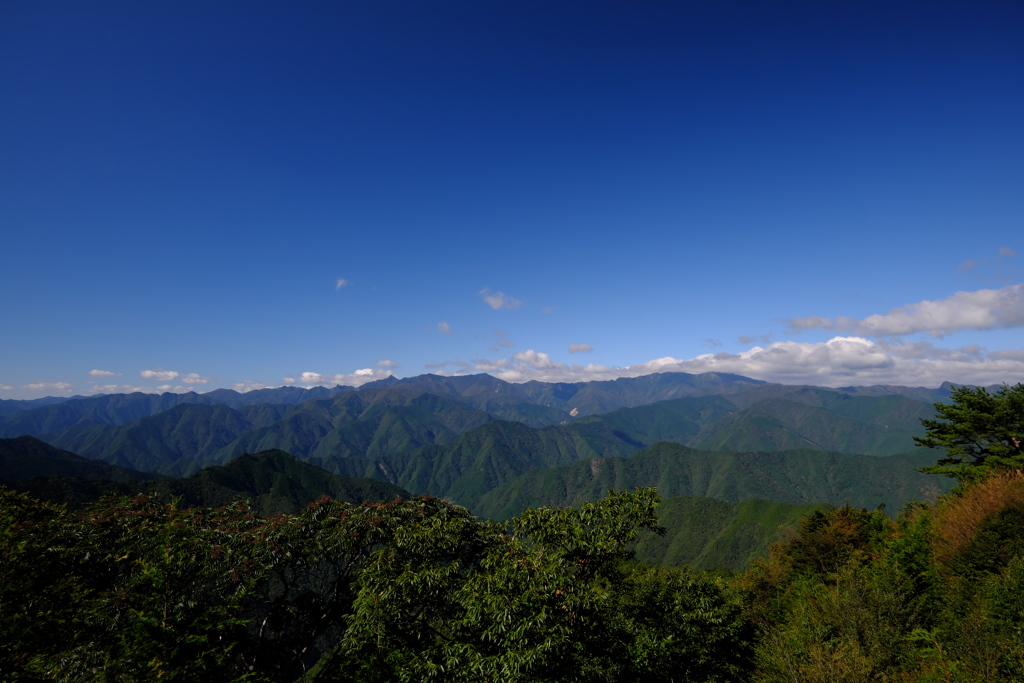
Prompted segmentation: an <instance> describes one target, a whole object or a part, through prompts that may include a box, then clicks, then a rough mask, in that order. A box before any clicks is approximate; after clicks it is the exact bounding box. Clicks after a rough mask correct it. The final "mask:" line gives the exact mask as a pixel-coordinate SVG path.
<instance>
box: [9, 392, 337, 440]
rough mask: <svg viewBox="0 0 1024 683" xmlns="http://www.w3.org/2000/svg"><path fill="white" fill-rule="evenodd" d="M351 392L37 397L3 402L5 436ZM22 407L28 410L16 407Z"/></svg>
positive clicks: (51, 432) (46, 433) (294, 401)
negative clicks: (185, 409)
mask: <svg viewBox="0 0 1024 683" xmlns="http://www.w3.org/2000/svg"><path fill="white" fill-rule="evenodd" d="M349 391H352V387H343V386H337V387H334V388H332V389H328V388H327V387H313V388H311V389H300V388H298V387H279V388H277V389H259V390H256V391H250V392H247V393H239V392H237V391H232V390H231V389H216V390H214V391H211V392H208V393H205V394H197V393H195V392H191V391H190V392H187V393H184V394H173V393H164V394H143V393H138V392H136V393H132V394H105V395H100V396H90V397H80V396H79V397H73V398H71V399H66V400H65V399H55V400H58V401H59V402H56V403H52V404H49V403H47V404H43V403H42V402H43V401H49V399H37V401H33V402H28V401H24V402H18V403H25V404H28V403H32V404H37V403H38V404H39V405H38V407H37V405H32V406H31V407H29V406H24V407H22V406H15V405H5V406H3V407H4V408H6V412H7V414H6V416H4V417H3V418H2V419H0V437H5V436H6V437H14V436H23V435H26V434H28V435H31V436H38V437H44V436H47V437H48V436H52V435H54V434H58V433H60V432H63V431H65V430H67V429H71V428H72V427H79V426H84V425H124V424H129V423H131V422H134V421H135V420H138V419H140V418H143V417H149V416H152V415H156V414H157V413H161V412H163V411H165V410H170V409H171V408H174V407H176V406H179V405H183V404H204V405H225V406H228V407H229V408H235V409H239V410H241V409H244V408H247V407H252V406H265V405H281V406H284V405H294V404H298V403H302V402H305V401H309V400H315V399H323V398H330V397H332V396H336V395H338V394H342V393H345V392H349ZM19 407H21V408H22V409H20V410H14V408H19ZM0 414H3V413H0ZM278 417H279V416H278Z"/></svg>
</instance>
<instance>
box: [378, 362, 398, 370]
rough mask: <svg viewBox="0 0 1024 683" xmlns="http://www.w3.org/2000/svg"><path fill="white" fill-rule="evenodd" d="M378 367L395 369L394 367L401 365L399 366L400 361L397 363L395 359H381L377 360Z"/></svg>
mask: <svg viewBox="0 0 1024 683" xmlns="http://www.w3.org/2000/svg"><path fill="white" fill-rule="evenodd" d="M377 367H378V368H391V369H394V368H397V367H399V366H398V363H396V362H395V361H393V360H379V361H377Z"/></svg>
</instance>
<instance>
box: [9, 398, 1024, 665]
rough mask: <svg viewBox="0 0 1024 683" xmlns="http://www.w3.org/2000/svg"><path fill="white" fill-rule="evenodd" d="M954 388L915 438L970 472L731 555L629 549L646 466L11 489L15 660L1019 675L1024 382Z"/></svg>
mask: <svg viewBox="0 0 1024 683" xmlns="http://www.w3.org/2000/svg"><path fill="white" fill-rule="evenodd" d="M950 399H951V400H950V403H948V404H939V405H938V406H937V408H938V413H939V414H938V416H937V417H938V418H939V419H936V420H930V419H925V421H924V425H923V426H924V428H925V429H924V433H923V436H919V437H916V438H917V441H918V443H919V444H921V445H922V446H926V447H929V448H939V449H943V451H944V453H945V455H944V457H943V458H942V459H941V460H940V461H939V462H938V464H936V465H935V466H933V467H931V468H929V469H930V470H932V472H933V473H932V474H930V475H929V476H932V477H937V478H940V479H942V478H943V475H945V478H948V479H950V480H952V481H953V482H954V483H956V488H954V489H953V490H952V491H950V492H948V493H946V494H944V495H942V496H940V497H939V498H938V499H937V500H935V501H934V502H925V501H914V502H911V503H908V504H906V505H904V506H903V507H902V508H901V509H900V510H899V511H898V512H896V513H895V514H894V516H892V517H890V516H889V515H888V514H886V512H887V511H886V510H884V509H874V508H867V507H857V506H855V505H843V506H841V507H818V508H816V509H814V510H813V511H812V512H810V514H807V515H806V516H805V517H803V518H802V519H801V520H800V521H799V523H798V524H797V525H796V527H795V528H794V530H793V531H792V533H791V534H790V535H789V536H788V537H787V538H785V539H783V540H781V541H779V542H777V543H775V544H774V545H772V547H771V549H770V552H769V554H768V555H767V557H765V558H764V559H760V560H755V561H754V562H752V563H750V564H749V565H748V566H747V568H746V569H744V570H742V571H737V572H734V573H730V572H722V571H719V572H702V571H698V570H696V569H694V568H688V567H667V566H655V565H653V564H650V563H643V562H639V561H638V560H637V555H636V549H637V547H641V548H642V547H644V546H645V544H646V545H647V546H648V547H649V546H650V545H651V544H657V543H658V540H657V539H659V538H663V537H664V536H663V535H664V534H665V533H666V529H665V520H666V517H665V516H664V515H660V516H659V511H658V506H659V502H660V498H659V495H658V492H657V491H656V490H654V489H653V488H646V487H642V486H638V487H636V488H635V489H634V490H632V491H618V492H616V491H611V492H609V493H608V494H607V495H606V496H604V497H603V498H601V499H599V500H597V501H592V502H583V503H580V504H578V505H575V506H568V507H547V506H542V507H533V508H528V509H525V510H522V511H519V512H517V513H516V514H515V516H513V517H511V518H508V519H506V520H504V521H491V520H488V519H483V518H479V517H476V516H474V515H473V514H471V513H470V512H469V510H467V509H466V508H464V507H461V506H459V505H456V504H454V503H452V502H451V501H447V500H442V499H439V498H435V497H431V496H418V497H408V496H403V495H402V493H401V492H400V493H399V494H398V495H397V496H396V497H394V498H393V499H391V500H389V501H385V502H377V503H371V502H356V500H357V499H352V500H350V502H344V501H342V500H335V499H334V498H328V497H326V496H325V497H323V498H320V499H319V500H317V501H315V502H314V503H313V504H311V505H308V506H307V507H304V508H303V509H301V510H296V511H294V512H291V513H277V514H270V515H268V514H261V512H265V509H258V508H255V507H253V505H252V504H249V503H246V502H242V501H235V502H231V503H229V504H226V505H223V504H219V503H220V501H219V500H215V501H214V502H217V503H218V505H209V504H202V503H204V502H210V501H205V500H202V499H200V498H196V499H194V500H192V501H191V502H190V500H188V499H187V496H188V495H193V496H201V495H221V493H218V492H220V491H222V490H226V489H225V487H227V486H228V484H229V483H230V482H231V481H233V479H232V477H233V478H234V479H237V478H238V477H240V476H241V475H239V474H238V473H237V472H236V471H235V470H230V471H228V470H225V471H221V472H219V473H217V474H215V475H210V474H206V475H203V476H202V477H199V478H196V479H194V480H192V482H193V483H191V484H174V485H173V486H172V485H171V484H165V485H166V486H172V488H170V489H167V490H166V491H165V492H163V493H161V492H159V491H156V492H154V493H151V494H146V495H135V496H123V495H122V496H107V497H104V498H102V499H101V500H99V501H98V502H91V503H87V504H84V505H83V506H82V507H79V508H77V509H71V508H69V507H68V506H67V505H62V504H54V503H51V502H44V501H42V500H40V499H39V498H37V497H35V496H33V495H30V494H29V493H25V492H23V491H15V490H13V489H4V490H0V516H2V519H0V533H2V537H0V554H2V562H0V643H2V644H3V645H4V647H3V648H0V680H7V681H50V680H68V681H91V680H95V681H102V680H109V681H151V680H183V681H184V680H217V681H220V680H223V681H429V680H445V681H447V680H465V681H766V682H767V681H780V682H781V681H1024V600H1021V599H1020V596H1021V595H1022V594H1024V474H1022V472H1021V470H1022V469H1024V452H1022V445H1021V444H1022V440H1024V385H1017V386H1016V387H1012V388H1011V387H1005V386H1004V387H1003V388H1002V389H1000V390H998V391H997V392H994V393H990V392H989V391H987V390H985V389H982V388H963V387H961V388H954V389H953V391H952V392H951V396H950ZM275 457H279V456H275ZM630 457H636V456H630ZM279 459H280V458H279ZM626 460H627V461H628V460H629V458H627V459H626ZM280 462H282V463H285V464H282V465H281V466H282V467H285V466H287V467H298V466H299V465H300V464H301V463H298V464H295V465H292V464H288V462H287V461H285V460H280ZM229 475H230V476H229ZM126 476H127V475H126ZM304 476H307V477H313V476H322V475H319V474H316V475H314V474H306V475H304ZM184 481H186V482H187V481H188V480H184ZM325 481H326V480H325ZM333 485H335V486H341V484H340V483H336V484H333ZM365 485H369V484H365ZM174 487H178V488H174ZM182 487H184V488H182ZM217 487H221V488H217ZM337 490H338V491H339V492H341V491H342V489H340V488H339V489H337ZM204 492H205V493H204ZM211 492H212V493H211ZM276 495H278V496H279V497H281V496H284V497H286V496H287V492H286V491H278V492H277V494H276ZM257 502H258V501H257ZM265 502H266V501H264V503H265ZM669 502H670V501H666V504H668V503H669ZM673 505H678V503H673ZM723 514H725V513H724V512H723ZM747 514H757V513H749V512H748V513H747Z"/></svg>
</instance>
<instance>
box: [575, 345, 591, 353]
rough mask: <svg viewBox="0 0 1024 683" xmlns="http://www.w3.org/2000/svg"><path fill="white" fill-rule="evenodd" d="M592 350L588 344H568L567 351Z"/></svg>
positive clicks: (581, 351) (585, 351)
mask: <svg viewBox="0 0 1024 683" xmlns="http://www.w3.org/2000/svg"><path fill="white" fill-rule="evenodd" d="M593 350H594V347H593V346H591V345H590V344H569V353H590V352H591V351H593Z"/></svg>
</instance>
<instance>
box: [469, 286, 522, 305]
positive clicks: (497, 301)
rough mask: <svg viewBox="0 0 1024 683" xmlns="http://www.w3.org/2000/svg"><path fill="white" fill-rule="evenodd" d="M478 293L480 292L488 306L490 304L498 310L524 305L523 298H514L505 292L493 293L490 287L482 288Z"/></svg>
mask: <svg viewBox="0 0 1024 683" xmlns="http://www.w3.org/2000/svg"><path fill="white" fill-rule="evenodd" d="M477 294H479V295H480V297H481V298H482V299H483V300H484V303H486V304H487V305H488V306H490V307H491V308H493V309H494V310H496V311H497V310H499V309H502V308H511V309H515V308H519V307H520V306H522V305H523V302H522V301H521V300H519V299H513V298H512V297H510V296H509V295H507V294H505V293H504V292H493V293H492V292H491V290H490V289H488V288H487V287H484V288H483V289H481V290H480V291H479V292H477Z"/></svg>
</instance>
